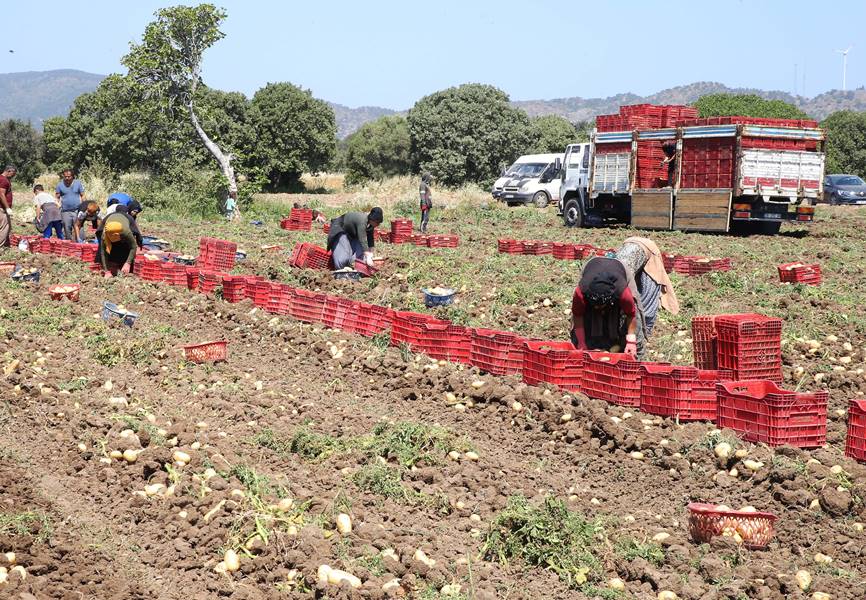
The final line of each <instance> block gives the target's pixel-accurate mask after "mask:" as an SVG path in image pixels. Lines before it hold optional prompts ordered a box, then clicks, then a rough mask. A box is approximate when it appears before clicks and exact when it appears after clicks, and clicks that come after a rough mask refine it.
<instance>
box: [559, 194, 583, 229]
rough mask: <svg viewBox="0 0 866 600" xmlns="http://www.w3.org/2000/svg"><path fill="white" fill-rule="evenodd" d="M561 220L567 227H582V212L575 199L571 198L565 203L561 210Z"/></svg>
mask: <svg viewBox="0 0 866 600" xmlns="http://www.w3.org/2000/svg"><path fill="white" fill-rule="evenodd" d="M562 220H563V221H564V222H565V225H566V226H567V227H583V211H582V210H581V208H580V202H579V201H578V200H577V198H572V199H571V200H569V201H568V202H566V203H565V208H563V210H562Z"/></svg>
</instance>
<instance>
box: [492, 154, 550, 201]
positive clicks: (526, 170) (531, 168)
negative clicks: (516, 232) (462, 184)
mask: <svg viewBox="0 0 866 600" xmlns="http://www.w3.org/2000/svg"><path fill="white" fill-rule="evenodd" d="M561 164H562V154H526V155H524V156H521V157H520V158H518V159H517V160H516V161H514V164H512V165H511V166H510V167H508V168H507V169H505V170H504V171H503V173H502V176H501V177H500V178H499V179H497V180H496V182H495V183H494V184H493V188H492V189H491V190H490V192H491V194H492V195H493V197H494V198H495V199H496V200H499V201H501V202H505V203H506V204H508V205H509V206H514V205H517V204H529V203H532V204H535V206H537V207H538V208H545V207H546V206H547V205H548V204H549V203H550V202H559V188H560V182H559V168H560V165H561Z"/></svg>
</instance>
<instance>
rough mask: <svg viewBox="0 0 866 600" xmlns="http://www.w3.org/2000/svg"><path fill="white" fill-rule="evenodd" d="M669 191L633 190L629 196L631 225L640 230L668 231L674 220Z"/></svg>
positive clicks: (671, 198) (670, 192) (671, 197)
mask: <svg viewBox="0 0 866 600" xmlns="http://www.w3.org/2000/svg"><path fill="white" fill-rule="evenodd" d="M673 209H674V200H673V192H672V191H671V190H670V189H660V190H653V189H649V190H635V191H634V192H633V193H632V196H631V225H632V227H638V228H640V229H667V230H670V229H671V227H672V225H673V218H674V210H673Z"/></svg>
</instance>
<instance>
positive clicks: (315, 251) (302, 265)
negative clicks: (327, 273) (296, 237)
mask: <svg viewBox="0 0 866 600" xmlns="http://www.w3.org/2000/svg"><path fill="white" fill-rule="evenodd" d="M289 264H290V265H291V266H293V267H298V268H299V269H328V268H329V267H330V264H331V253H330V252H328V251H327V250H325V249H324V248H321V247H319V246H316V245H315V244H310V243H309V242H302V243H299V244H296V245H295V249H294V251H293V252H292V256H291V258H289Z"/></svg>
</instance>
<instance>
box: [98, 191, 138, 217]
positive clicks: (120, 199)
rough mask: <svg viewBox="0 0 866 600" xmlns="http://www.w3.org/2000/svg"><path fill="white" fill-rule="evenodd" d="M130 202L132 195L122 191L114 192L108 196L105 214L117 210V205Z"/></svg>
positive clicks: (124, 204)
mask: <svg viewBox="0 0 866 600" xmlns="http://www.w3.org/2000/svg"><path fill="white" fill-rule="evenodd" d="M130 202H132V196H130V195H129V194H124V193H123V192H114V193H113V194H111V195H110V196H109V197H108V202H107V203H106V205H107V207H108V208H107V209H106V210H105V215H106V216H108V215H110V214H112V213H113V212H114V211H116V210H117V207H118V206H126V205H127V204H129V203H130Z"/></svg>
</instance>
